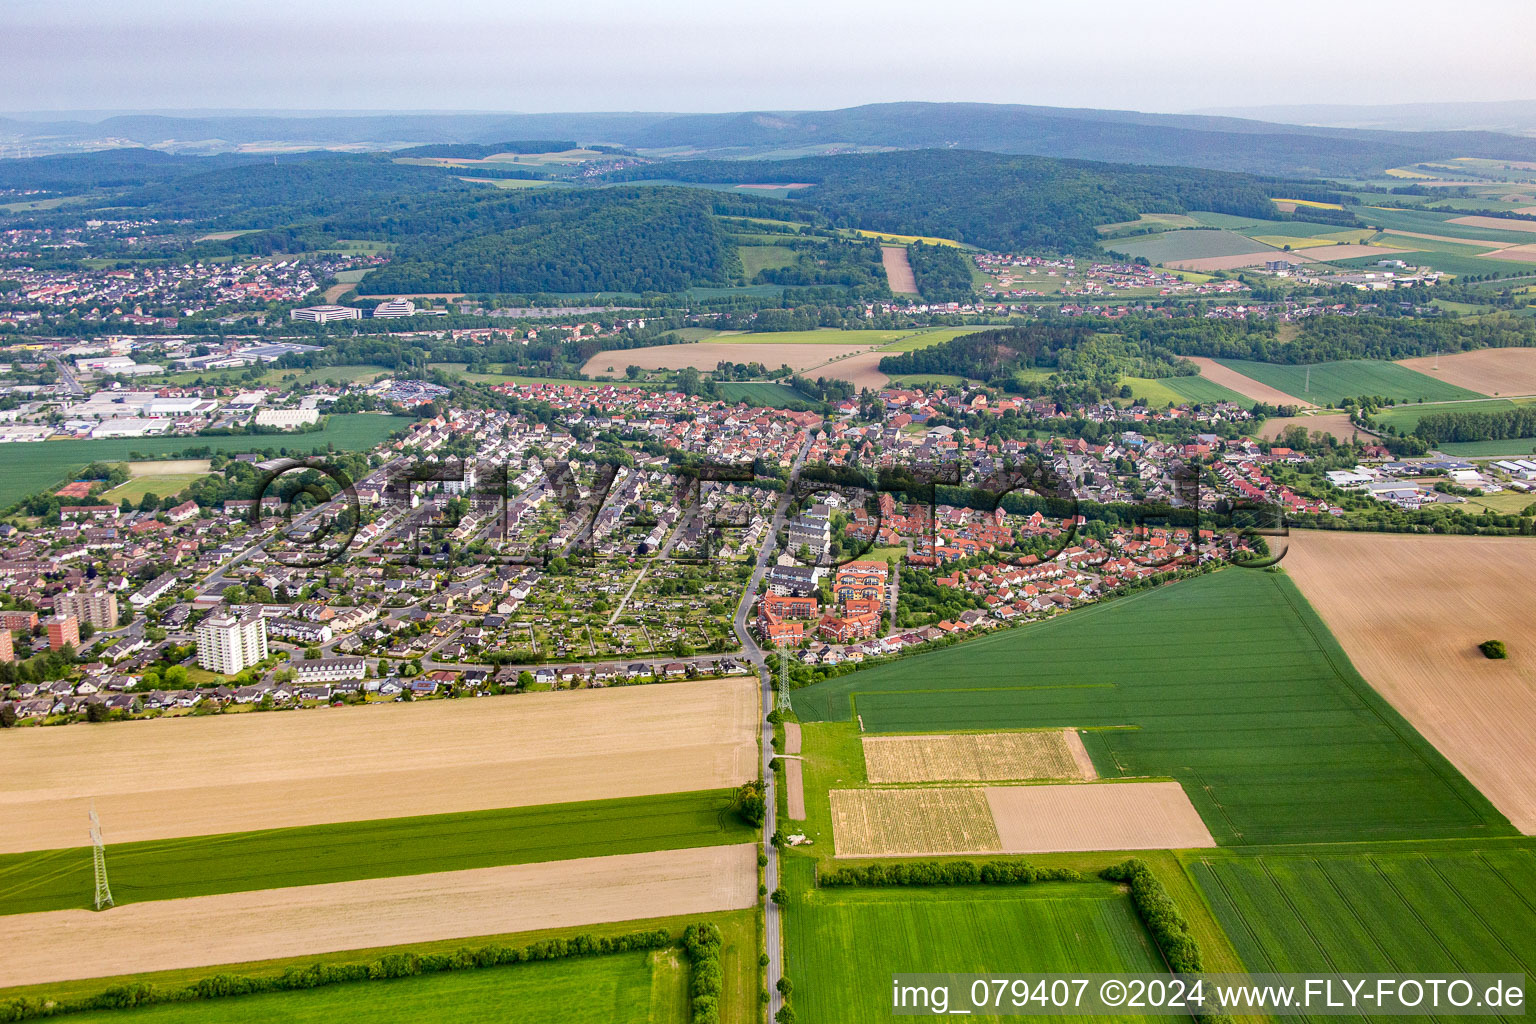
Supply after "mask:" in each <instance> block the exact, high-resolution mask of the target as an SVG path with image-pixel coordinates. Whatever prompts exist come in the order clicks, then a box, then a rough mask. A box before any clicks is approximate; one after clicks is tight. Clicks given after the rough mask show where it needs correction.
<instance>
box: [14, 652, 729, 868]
mask: <svg viewBox="0 0 1536 1024" xmlns="http://www.w3.org/2000/svg"><path fill="white" fill-rule="evenodd" d="M756 682H757V681H756V680H755V679H749V678H736V679H726V680H708V681H700V682H682V683H667V684H658V685H654V686H631V687H618V688H614V689H611V690H571V691H562V692H557V693H537V694H519V695H516V696H504V697H495V698H489V699H486V700H476V701H462V700H460V701H432V702H428V703H417V704H381V705H373V706H369V707H355V708H332V709H329V710H325V711H305V712H298V713H292V714H256V715H224V716H213V717H206V718H162V719H154V720H150V721H143V722H131V723H123V724H118V725H109V726H105V727H103V728H100V729H25V730H19V731H17V733H16V735H14V736H8V737H7V744H6V745H7V766H8V768H9V770H8V771H7V772H6V773H5V774H4V775H3V776H0V816H3V817H4V819H5V821H6V828H5V829H4V830H3V832H0V853H14V852H21V851H27V850H53V849H62V848H67V847H73V846H77V845H78V844H79V843H80V841H81V837H82V835H83V833H82V831H81V823H82V822H84V821H85V820H86V815H87V808H88V805H89V802H90V800H91V799H92V798H94V799H95V801H96V807H97V810H98V811H99V812H100V814H101V820H102V826H103V829H104V831H105V832H106V835H107V841H108V842H109V843H124V842H137V841H142V840H150V839H168V838H175V837H179V836H202V835H215V834H221V833H228V832H246V831H252V830H257V829H271V828H284V827H289V828H291V827H298V826H305V825H318V824H326V823H334V822H344V821H360V820H365V819H378V818H400V817H407V816H410V815H415V814H420V813H421V812H422V811H423V810H431V811H433V812H435V813H438V814H450V813H457V812H463V811H478V810H488V809H492V808H505V807H525V806H530V805H535V804H552V803H563V802H570V801H578V800H599V799H608V798H619V797H631V796H645V795H653V794H658V793H674V792H680V791H692V790H696V789H697V788H698V787H700V786H704V787H709V788H724V787H728V786H736V785H739V784H740V783H742V782H743V781H745V780H746V779H748V778H755V777H756V765H755V760H754V759H755V756H756V752H757V744H756V739H755V736H756V732H755V724H756V719H757V685H756ZM81 764H90V765H92V766H93V770H92V771H91V772H90V773H82V772H81V771H79V769H78V766H79V765H81ZM145 765H155V766H156V768H155V770H154V771H153V772H146V771H145V770H144V766H145Z"/></svg>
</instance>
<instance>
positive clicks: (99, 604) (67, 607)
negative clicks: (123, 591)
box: [53, 587, 117, 629]
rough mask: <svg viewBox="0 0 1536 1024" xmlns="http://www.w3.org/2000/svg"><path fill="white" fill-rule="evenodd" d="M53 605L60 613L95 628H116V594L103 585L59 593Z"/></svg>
mask: <svg viewBox="0 0 1536 1024" xmlns="http://www.w3.org/2000/svg"><path fill="white" fill-rule="evenodd" d="M53 606H54V609H55V610H57V611H58V613H59V614H60V615H69V616H72V617H74V618H76V619H78V620H79V621H81V622H89V623H90V624H91V625H93V626H95V627H96V628H97V629H116V628H117V595H116V594H114V593H112V591H110V590H107V589H106V588H105V587H96V588H94V589H92V590H72V591H69V592H68V593H65V594H60V595H59V596H58V599H57V600H56V601H54V604H53Z"/></svg>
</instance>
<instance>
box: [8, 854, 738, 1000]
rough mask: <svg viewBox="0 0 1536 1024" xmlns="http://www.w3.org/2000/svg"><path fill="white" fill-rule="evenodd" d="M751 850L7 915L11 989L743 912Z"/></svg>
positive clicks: (613, 859)
mask: <svg viewBox="0 0 1536 1024" xmlns="http://www.w3.org/2000/svg"><path fill="white" fill-rule="evenodd" d="M756 903H757V848H756V845H755V844H752V843H742V844H739V845H736V846H714V847H707V848H704V849H697V850H675V851H667V852H661V853H636V854H627V855H624V856H618V857H591V858H587V859H584V860H567V861H553V862H551V863H546V864H519V865H514V866H511V867H496V868H477V869H474V870H471V871H445V872H439V873H437V874H428V875H404V876H401V877H397V878H374V879H367V880H364V881H357V882H332V883H328V884H325V885H306V886H300V887H297V888H290V889H260V890H256V891H254V892H241V893H229V894H227V895H221V896H197V897H193V898H191V899H183V900H160V901H158V902H153V903H133V904H129V905H128V906H123V907H114V908H112V909H111V910H107V911H104V912H102V913H96V912H94V911H89V910H55V911H49V912H47V913H41V914H16V915H12V916H9V917H0V949H4V950H5V951H6V953H5V956H4V957H0V988H4V987H9V986H12V985H32V984H39V983H42V982H50V981H66V980H70V979H76V978H98V977H109V976H113V975H119V974H135V973H140V972H148V971H163V970H173V969H176V968H184V967H204V966H212V965H216V964H235V963H244V962H248V961H253V960H269V959H275V958H278V957H290V956H304V955H308V954H313V953H328V952H335V951H339V950H348V949H370V948H376V947H380V946H395V945H404V944H407V943H415V942H432V941H437V940H442V939H457V938H471V937H474V936H477V935H501V934H507V933H511V932H521V931H533V930H535V929H540V928H562V927H570V926H576V925H586V924H598V923H601V922H607V921H631V920H638V919H640V918H649V917H667V916H672V915H676V914H702V913H709V912H712V911H719V910H741V909H745V908H747V907H751V906H754V905H756Z"/></svg>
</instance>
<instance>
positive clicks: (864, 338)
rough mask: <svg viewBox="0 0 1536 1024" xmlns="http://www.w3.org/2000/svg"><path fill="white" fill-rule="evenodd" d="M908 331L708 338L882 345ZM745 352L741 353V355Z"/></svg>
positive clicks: (834, 330) (750, 342)
mask: <svg viewBox="0 0 1536 1024" xmlns="http://www.w3.org/2000/svg"><path fill="white" fill-rule="evenodd" d="M912 333H913V332H912V331H844V330H839V329H837V328H827V329H826V330H820V331H749V332H747V333H744V334H721V335H718V336H716V337H713V338H711V339H709V340H710V341H712V342H715V343H717V344H721V345H884V344H887V343H888V342H892V341H897V340H899V339H901V338H905V337H908V336H909V335H911V334H912ZM748 355H749V354H748V353H745V352H744V353H742V357H743V358H747V357H748Z"/></svg>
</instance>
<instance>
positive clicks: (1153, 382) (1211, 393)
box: [1120, 377, 1253, 406]
mask: <svg viewBox="0 0 1536 1024" xmlns="http://www.w3.org/2000/svg"><path fill="white" fill-rule="evenodd" d="M1120 383H1122V384H1129V385H1130V386H1131V394H1132V396H1133V397H1136V398H1144V399H1146V401H1147V404H1149V405H1153V406H1160V405H1165V404H1167V403H1169V402H1172V403H1173V404H1174V405H1183V404H1184V403H1185V402H1235V403H1236V404H1238V405H1242V406H1251V405H1252V404H1253V399H1251V398H1247V397H1245V396H1243V395H1240V394H1238V393H1237V392H1236V391H1233V390H1232V389H1231V388H1228V387H1224V386H1223V385H1221V384H1217V383H1216V382H1215V381H1213V380H1207V379H1206V378H1205V377H1159V378H1156V379H1153V378H1149V377H1126V378H1125V379H1123V380H1122V381H1121V382H1120Z"/></svg>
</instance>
